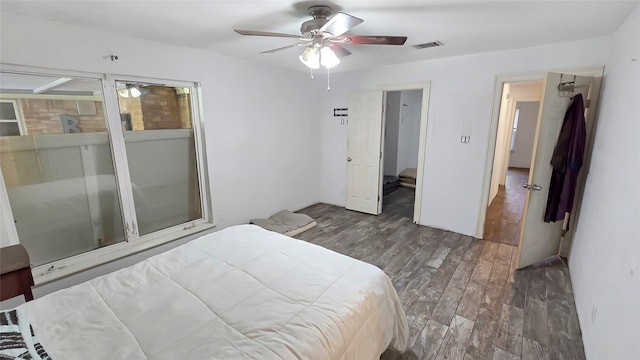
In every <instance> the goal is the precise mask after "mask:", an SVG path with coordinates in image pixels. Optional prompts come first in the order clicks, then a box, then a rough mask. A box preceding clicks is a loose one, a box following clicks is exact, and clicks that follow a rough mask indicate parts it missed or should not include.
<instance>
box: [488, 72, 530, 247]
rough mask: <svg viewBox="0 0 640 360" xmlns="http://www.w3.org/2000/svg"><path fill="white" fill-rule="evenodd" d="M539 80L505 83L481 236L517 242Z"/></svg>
mask: <svg viewBox="0 0 640 360" xmlns="http://www.w3.org/2000/svg"><path fill="white" fill-rule="evenodd" d="M541 93H542V82H541V81H535V82H522V83H505V84H504V86H503V95H502V100H501V104H500V115H499V119H498V135H497V137H496V147H495V151H494V156H493V159H494V162H493V164H494V165H493V169H492V175H491V188H490V193H489V202H488V204H489V205H488V207H487V213H486V214H487V215H486V219H485V223H484V234H483V238H484V239H485V240H488V241H494V242H500V243H505V244H509V245H518V241H519V240H520V229H521V225H522V223H521V221H522V214H523V211H524V204H525V198H526V194H527V191H526V189H524V188H523V187H522V185H523V184H526V183H527V180H528V178H529V168H530V166H531V159H532V155H533V148H534V139H535V132H536V125H537V122H538V110H539V107H540V96H541Z"/></svg>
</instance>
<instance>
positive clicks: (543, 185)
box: [517, 73, 593, 269]
mask: <svg viewBox="0 0 640 360" xmlns="http://www.w3.org/2000/svg"><path fill="white" fill-rule="evenodd" d="M592 80H593V78H591V77H588V76H574V75H566V74H564V75H563V74H559V73H547V75H546V76H545V82H544V85H543V93H542V101H541V102H540V110H539V111H538V125H537V128H536V135H535V140H534V148H533V155H532V159H531V168H530V170H529V182H528V184H524V186H525V188H527V190H528V192H527V196H526V198H525V204H524V212H523V214H522V228H521V230H520V244H519V246H518V263H517V268H518V269H520V268H523V267H525V266H528V265H531V264H535V263H538V262H541V261H544V260H545V259H546V258H548V257H551V256H554V255H557V254H558V251H559V246H560V238H561V236H562V226H563V224H562V221H558V222H555V223H545V222H544V212H545V209H546V204H547V197H548V195H549V181H550V179H551V172H552V167H551V164H550V161H551V156H552V155H553V150H554V148H555V145H556V141H557V140H558V135H559V134H560V129H561V128H562V123H563V120H564V115H565V112H566V110H567V108H568V106H569V103H570V101H571V98H570V96H571V95H567V94H563V93H562V92H560V91H559V88H558V87H559V84H560V83H561V82H570V81H573V82H574V86H575V91H574V92H573V94H578V93H582V97H583V99H584V103H585V107H588V104H589V100H590V99H589V96H590V94H591V91H590V89H591V86H592V83H593V81H592ZM585 111H586V110H585ZM585 118H588V117H587V116H586V114H585ZM576 197H578V196H577V194H576Z"/></svg>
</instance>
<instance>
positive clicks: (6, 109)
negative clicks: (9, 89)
mask: <svg viewBox="0 0 640 360" xmlns="http://www.w3.org/2000/svg"><path fill="white" fill-rule="evenodd" d="M13 119H17V117H16V111H15V109H14V108H13V103H12V102H5V101H2V102H0V120H13Z"/></svg>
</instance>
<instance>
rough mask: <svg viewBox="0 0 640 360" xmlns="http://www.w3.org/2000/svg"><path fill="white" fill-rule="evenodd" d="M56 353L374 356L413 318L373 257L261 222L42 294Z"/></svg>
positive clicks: (38, 309)
mask: <svg viewBox="0 0 640 360" xmlns="http://www.w3.org/2000/svg"><path fill="white" fill-rule="evenodd" d="M18 310H19V311H24V313H25V314H26V316H27V317H28V319H29V322H30V323H31V325H32V326H33V329H34V331H35V334H36V336H37V337H38V339H39V341H40V343H41V344H42V346H43V347H44V349H45V350H46V351H47V352H48V353H49V355H51V357H52V358H53V359H65V360H74V359H87V358H91V359H130V360H134V359H244V358H251V359H379V357H380V354H381V353H382V352H383V351H384V350H385V349H386V348H387V347H392V348H395V349H397V350H400V351H402V350H404V349H405V348H406V345H407V336H408V326H407V322H406V319H405V315H404V312H403V310H402V307H401V305H400V302H399V300H398V296H397V294H396V292H395V290H394V288H393V285H392V283H391V281H390V280H389V278H388V277H387V276H386V275H385V274H384V273H383V272H382V271H381V270H380V269H378V268H377V267H375V266H373V265H370V264H367V263H364V262H361V261H358V260H355V259H353V258H350V257H347V256H344V255H341V254H338V253H336V252H333V251H331V250H328V249H325V248H322V247H319V246H316V245H314V244H310V243H307V242H304V241H301V240H296V239H292V238H290V237H287V236H284V235H281V234H277V233H274V232H270V231H267V230H264V229H262V228H260V227H258V226H254V225H240V226H234V227H230V228H227V229H224V230H221V231H219V232H216V233H213V234H209V235H205V236H203V237H201V238H199V239H196V240H193V241H191V242H189V243H187V244H185V245H182V246H179V247H177V248H175V249H173V250H170V251H168V252H165V253H163V254H160V255H157V256H154V257H151V258H148V259H146V260H144V261H142V262H140V263H138V264H136V265H134V266H131V267H128V268H125V269H122V270H119V271H116V272H114V273H111V274H108V275H105V276H101V277H98V278H96V279H93V280H90V281H88V282H85V283H82V284H80V285H77V286H74V287H71V288H68V289H64V290H61V291H58V292H55V293H52V294H50V295H47V296H45V297H43V298H40V299H36V300H34V301H31V302H29V303H26V304H24V305H21V306H20V307H19V308H18Z"/></svg>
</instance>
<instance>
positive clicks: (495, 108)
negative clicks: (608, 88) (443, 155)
mask: <svg viewBox="0 0 640 360" xmlns="http://www.w3.org/2000/svg"><path fill="white" fill-rule="evenodd" d="M547 72H558V73H564V74H572V75H579V76H592V77H594V78H600V79H602V77H603V74H604V65H601V66H592V67H585V68H570V69H566V68H565V69H550V70H546V71H542V72H535V73H519V74H498V75H496V76H495V83H494V90H493V103H492V107H491V122H490V127H489V138H488V140H487V142H488V143H487V153H486V157H485V158H486V161H485V167H484V176H483V177H482V198H481V200H480V208H479V209H478V223H477V224H476V236H475V237H476V238H478V239H482V238H483V237H484V223H485V221H486V219H487V207H488V205H489V192H490V187H491V172H492V170H493V158H494V153H495V149H496V138H497V135H498V120H499V116H500V102H501V101H502V89H503V87H504V84H505V83H514V82H515V83H517V82H528V81H544V78H545V74H546V73H547ZM598 86H599V84H598ZM598 90H599V89H598ZM592 106H593V107H594V111H595V114H594V119H595V123H594V125H593V131H595V128H596V127H597V115H598V114H597V111H598V107H597V104H592ZM594 134H595V133H594ZM594 138H595V136H593V135H592V136H591V141H589V142H588V143H587V144H586V148H585V154H590V153H591V151H592V148H593V139H594ZM534 155H535V154H534ZM585 165H587V166H585V167H586V168H587V169H583V173H587V172H588V164H585ZM580 190H581V189H580ZM580 198H581V195H578V199H580ZM578 201H579V202H580V200H578ZM575 215H576V216H573V218H572V220H571V222H572V223H573V224H576V223H577V221H578V218H579V209H576V214H575ZM570 236H571V237H572V236H573V234H570ZM570 240H571V239H570ZM569 248H570V241H565V242H564V244H563V246H562V249H561V253H562V254H563V256H566V255H567V254H568V251H569Z"/></svg>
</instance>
